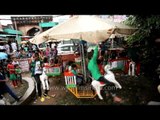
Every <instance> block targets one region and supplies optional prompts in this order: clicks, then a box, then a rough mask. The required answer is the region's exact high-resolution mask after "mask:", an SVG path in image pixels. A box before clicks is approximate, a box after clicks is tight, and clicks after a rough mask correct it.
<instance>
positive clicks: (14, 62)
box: [12, 57, 19, 65]
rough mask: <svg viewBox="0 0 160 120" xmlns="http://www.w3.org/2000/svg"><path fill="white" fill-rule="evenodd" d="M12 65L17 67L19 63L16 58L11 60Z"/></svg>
mask: <svg viewBox="0 0 160 120" xmlns="http://www.w3.org/2000/svg"><path fill="white" fill-rule="evenodd" d="M12 64H13V65H19V62H18V60H17V58H16V57H14V58H13V62H12Z"/></svg>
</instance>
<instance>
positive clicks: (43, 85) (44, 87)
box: [41, 79, 46, 90]
mask: <svg viewBox="0 0 160 120" xmlns="http://www.w3.org/2000/svg"><path fill="white" fill-rule="evenodd" d="M44 81H45V80H44V79H41V83H42V88H43V90H45V89H46V86H45V82H44Z"/></svg>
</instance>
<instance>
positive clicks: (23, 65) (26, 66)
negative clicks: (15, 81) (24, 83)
mask: <svg viewBox="0 0 160 120" xmlns="http://www.w3.org/2000/svg"><path fill="white" fill-rule="evenodd" d="M19 65H20V67H21V69H22V72H28V71H29V63H28V59H20V60H19Z"/></svg>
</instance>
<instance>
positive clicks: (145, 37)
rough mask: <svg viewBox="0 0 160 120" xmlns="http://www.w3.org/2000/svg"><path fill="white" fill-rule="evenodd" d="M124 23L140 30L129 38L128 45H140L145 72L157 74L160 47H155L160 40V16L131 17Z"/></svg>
mask: <svg viewBox="0 0 160 120" xmlns="http://www.w3.org/2000/svg"><path fill="white" fill-rule="evenodd" d="M124 23H125V24H126V25H130V26H133V27H136V28H138V30H137V31H136V32H135V33H134V34H133V35H131V36H129V37H127V43H128V45H135V43H136V44H139V45H140V47H139V48H140V51H141V52H140V53H141V55H140V57H141V63H142V67H144V71H145V70H146V71H147V72H148V73H153V72H155V71H154V69H156V67H157V65H158V64H159V61H160V60H159V59H157V57H156V56H158V55H157V53H158V52H157V51H159V47H155V46H156V43H155V40H156V39H157V38H160V15H147V16H145V15H130V16H129V17H128V19H127V20H126V21H124ZM149 65H152V66H149ZM146 71H145V72H146ZM151 71H152V72H151Z"/></svg>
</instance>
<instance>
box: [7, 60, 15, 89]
mask: <svg viewBox="0 0 160 120" xmlns="http://www.w3.org/2000/svg"><path fill="white" fill-rule="evenodd" d="M8 62H9V63H8V65H7V70H8V71H9V77H10V78H9V79H10V80H11V81H12V84H13V86H14V87H15V88H16V87H18V86H17V85H18V83H17V80H16V75H15V68H14V65H13V64H12V60H9V61H8Z"/></svg>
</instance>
